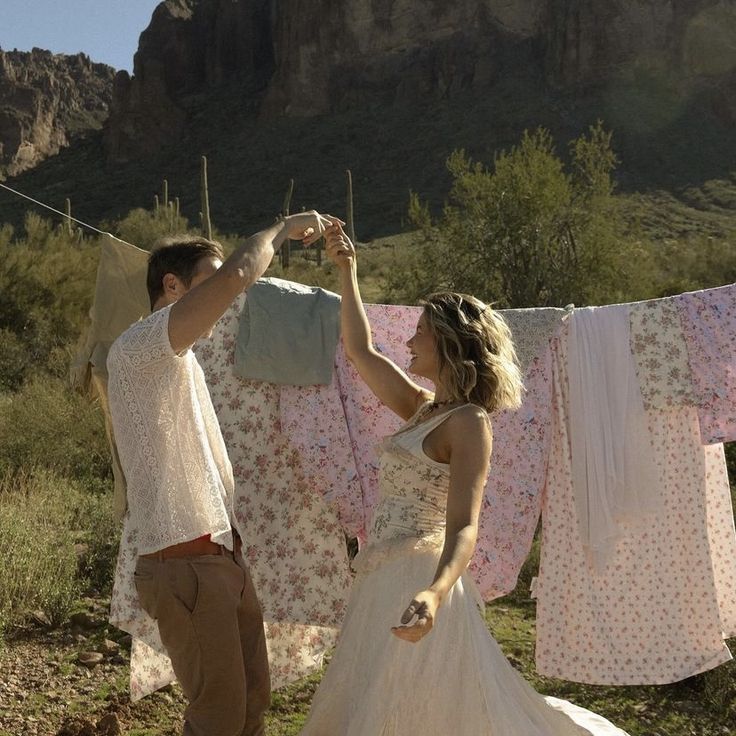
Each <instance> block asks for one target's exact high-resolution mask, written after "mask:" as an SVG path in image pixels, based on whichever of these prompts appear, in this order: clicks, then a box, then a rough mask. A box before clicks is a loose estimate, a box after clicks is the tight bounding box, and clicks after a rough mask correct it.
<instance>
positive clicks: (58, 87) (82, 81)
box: [0, 49, 115, 178]
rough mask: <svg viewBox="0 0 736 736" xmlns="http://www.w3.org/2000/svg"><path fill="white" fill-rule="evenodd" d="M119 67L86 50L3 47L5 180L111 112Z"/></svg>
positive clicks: (0, 154) (0, 116) (1, 160)
mask: <svg viewBox="0 0 736 736" xmlns="http://www.w3.org/2000/svg"><path fill="white" fill-rule="evenodd" d="M114 74H115V70H114V69H112V68H111V67H109V66H106V65H104V64H94V63H92V62H91V61H90V59H89V57H87V56H85V55H84V54H77V55H76V56H64V55H60V54H59V55H55V54H52V53H51V52H49V51H42V50H40V49H33V51H31V52H22V51H2V50H0V178H1V177H2V176H3V175H8V176H14V175H15V174H18V173H20V172H21V171H24V170H25V169H29V168H32V167H33V166H35V165H36V164H37V163H39V162H40V161H42V160H43V159H45V158H47V157H48V156H51V155H53V154H55V153H58V152H59V150H60V149H61V148H63V147H65V146H67V145H69V143H70V142H71V140H73V139H74V138H75V136H77V135H81V134H84V133H85V132H87V131H89V130H90V129H99V128H100V127H101V126H102V123H103V121H104V120H105V118H106V117H107V115H108V111H109V105H110V101H111V99H112V81H113V75H114Z"/></svg>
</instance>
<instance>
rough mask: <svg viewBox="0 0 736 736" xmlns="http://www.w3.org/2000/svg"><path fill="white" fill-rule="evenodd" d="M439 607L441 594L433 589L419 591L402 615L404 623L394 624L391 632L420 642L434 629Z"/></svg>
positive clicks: (405, 638)
mask: <svg viewBox="0 0 736 736" xmlns="http://www.w3.org/2000/svg"><path fill="white" fill-rule="evenodd" d="M439 607H440V598H439V595H437V593H435V592H434V591H433V590H423V591H422V592H421V593H417V594H416V595H415V596H414V598H413V599H412V601H411V603H410V604H409V606H408V608H407V609H406V610H405V611H404V613H403V614H402V616H401V624H402V625H401V626H392V627H391V632H392V633H393V634H394V636H398V637H399V639H403V640H404V641H409V642H412V643H416V642H418V641H419V640H420V639H421V638H422V637H424V636H426V635H427V634H428V633H429V632H430V631H431V630H432V626H434V618H435V616H436V615H437V609H438V608H439ZM413 619H415V620H413Z"/></svg>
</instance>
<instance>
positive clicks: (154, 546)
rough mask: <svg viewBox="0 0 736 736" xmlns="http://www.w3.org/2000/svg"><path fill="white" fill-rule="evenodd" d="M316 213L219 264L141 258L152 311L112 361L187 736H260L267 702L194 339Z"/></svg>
mask: <svg viewBox="0 0 736 736" xmlns="http://www.w3.org/2000/svg"><path fill="white" fill-rule="evenodd" d="M330 224H331V223H330V221H329V220H328V219H326V218H324V217H322V216H321V215H319V214H318V213H316V212H306V213H301V214H298V215H292V216H290V217H286V218H284V219H282V220H281V221H280V222H278V223H276V224H274V225H273V226H271V227H270V228H267V229H265V230H263V231H261V232H259V233H257V234H255V235H253V236H251V237H250V238H248V239H247V240H246V241H245V242H244V243H243V244H242V245H241V246H240V247H239V248H238V249H237V250H236V251H235V252H234V253H233V254H232V255H231V256H230V257H229V258H228V259H227V260H226V261H225V262H224V263H222V257H223V256H222V251H221V249H220V246H219V244H217V243H214V242H212V241H209V240H206V239H204V238H192V237H190V236H184V237H183V238H179V239H174V240H172V241H170V242H169V243H168V244H166V245H164V246H163V247H161V248H158V249H156V250H154V251H153V252H152V253H151V256H150V258H149V263H148V278H147V286H148V292H149V296H150V299H151V309H152V314H151V315H150V316H149V317H147V318H146V319H143V320H141V321H139V322H137V323H135V324H134V325H132V326H131V327H130V328H128V330H126V332H124V333H123V334H122V335H121V336H120V337H119V338H118V339H117V340H116V341H115V342H114V343H113V345H112V347H111V348H110V352H109V355H108V361H107V365H108V372H109V383H108V394H109V404H110V412H111V416H112V423H113V430H114V433H115V440H116V443H117V448H118V453H119V456H120V462H121V466H122V469H123V472H124V474H125V478H126V483H127V492H128V519H127V520H126V524H128V528H130V529H134V530H136V531H135V533H136V540H135V542H136V546H137V549H138V559H137V564H136V571H135V586H136V589H137V591H138V597H139V600H140V604H141V606H142V607H143V609H144V610H145V611H146V612H147V613H148V614H149V615H150V616H151V617H152V618H153V619H155V620H156V622H157V624H158V629H159V634H160V637H161V641H162V643H163V645H164V647H165V648H166V651H167V654H168V655H169V658H170V659H171V663H172V666H173V669H174V673H175V674H176V676H177V678H178V680H179V682H180V683H181V686H182V689H183V690H184V693H185V694H186V696H187V698H188V699H189V705H188V707H187V709H186V711H185V713H184V720H185V723H184V734H185V736H262V735H263V734H264V712H265V710H266V708H267V707H268V705H269V702H270V681H269V672H268V658H267V653H266V640H265V634H264V630H263V620H262V615H261V610H260V605H259V603H258V599H257V597H256V593H255V590H254V588H253V583H252V581H251V579H250V575H249V573H248V570H247V567H246V565H245V562H244V561H243V558H242V555H241V554H240V553H239V552H240V550H239V544H238V539H239V537H238V534H237V529H236V528H235V527H236V524H237V522H236V520H235V519H234V518H233V514H232V499H233V476H232V468H231V466H230V461H229V460H228V457H227V452H226V449H225V445H224V442H223V439H222V434H221V432H220V428H219V425H218V423H217V419H216V417H215V413H214V409H213V406H212V401H211V399H210V396H209V393H208V391H207V388H206V385H205V382H204V375H203V373H202V369H201V368H200V366H199V364H198V363H197V360H196V358H195V356H194V353H193V352H192V350H191V347H192V345H193V344H194V343H195V341H196V340H198V339H199V338H200V337H203V336H205V335H208V334H211V331H212V328H213V327H214V325H215V323H216V322H217V320H218V319H219V318H220V317H221V316H222V315H223V314H224V312H225V310H226V309H227V308H228V306H229V305H230V304H231V303H232V301H233V300H234V299H235V298H236V297H237V296H238V295H239V294H241V293H242V292H243V291H244V290H245V289H247V288H248V287H249V286H251V285H252V284H253V283H254V282H255V281H256V280H257V279H258V278H259V277H260V276H261V275H263V273H264V272H265V270H266V268H267V267H268V265H269V263H270V262H271V259H272V258H273V255H274V253H275V251H276V250H278V248H279V247H280V246H281V244H282V243H283V242H284V241H285V240H286V238H287V237H288V238H291V239H299V240H303V241H304V243H305V244H310V243H312V242H314V241H315V240H316V239H317V238H319V237H320V234H321V233H322V232H323V231H324V230H325V228H326V227H328V226H329V225H330Z"/></svg>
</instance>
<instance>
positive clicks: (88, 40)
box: [0, 0, 159, 71]
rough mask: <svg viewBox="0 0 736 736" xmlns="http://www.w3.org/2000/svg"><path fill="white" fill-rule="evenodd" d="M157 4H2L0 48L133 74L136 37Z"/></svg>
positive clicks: (113, 0) (32, 0) (74, 0)
mask: <svg viewBox="0 0 736 736" xmlns="http://www.w3.org/2000/svg"><path fill="white" fill-rule="evenodd" d="M158 4H159V0H0V47H2V49H3V50H4V51H10V50H12V49H14V48H17V49H18V50H19V51H30V50H31V49H32V48H33V47H34V46H37V47H39V48H42V49H48V50H49V51H53V52H54V53H57V54H76V53H78V52H80V51H83V52H84V53H85V54H87V55H88V56H89V57H90V58H91V59H92V60H93V61H99V62H103V63H105V64H109V65H110V66H113V67H115V68H116V69H127V70H128V71H132V70H133V54H134V53H135V52H136V49H137V48H138V36H140V34H141V32H142V31H143V30H144V29H145V28H146V26H147V25H148V23H149V21H150V20H151V14H152V13H153V9H154V8H155V7H156V6H157V5H158Z"/></svg>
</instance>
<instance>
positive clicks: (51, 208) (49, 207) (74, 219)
mask: <svg viewBox="0 0 736 736" xmlns="http://www.w3.org/2000/svg"><path fill="white" fill-rule="evenodd" d="M0 188H2V189H6V190H7V191H8V192H11V193H12V194H15V195H16V196H18V197H22V198H23V199H27V200H28V201H29V202H33V204H37V205H38V206H39V207H45V208H46V209H47V210H50V211H51V212H55V213H56V214H57V215H61V216H62V217H65V218H66V219H68V220H72V221H73V222H76V223H77V224H78V225H81V226H82V227H86V228H87V229H88V230H92V231H94V232H96V233H99V234H100V235H110V233H106V232H105V231H104V230H99V229H98V228H96V227H95V226H94V225H90V224H89V223H86V222H82V220H78V219H77V218H76V217H72V216H71V215H68V214H67V213H66V212H62V211H61V210H57V209H55V208H54V207H52V206H51V205H48V204H45V203H44V202H40V201H39V200H37V199H34V198H33V197H29V196H28V195H27V194H23V192H19V191H18V190H17V189H12V188H11V187H9V186H6V185H5V184H2V183H0ZM111 237H115V236H114V235H112V236H111ZM116 240H120V238H116ZM121 242H122V243H125V241H124V240H122V241H121ZM126 245H131V243H126Z"/></svg>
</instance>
